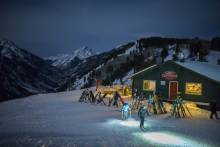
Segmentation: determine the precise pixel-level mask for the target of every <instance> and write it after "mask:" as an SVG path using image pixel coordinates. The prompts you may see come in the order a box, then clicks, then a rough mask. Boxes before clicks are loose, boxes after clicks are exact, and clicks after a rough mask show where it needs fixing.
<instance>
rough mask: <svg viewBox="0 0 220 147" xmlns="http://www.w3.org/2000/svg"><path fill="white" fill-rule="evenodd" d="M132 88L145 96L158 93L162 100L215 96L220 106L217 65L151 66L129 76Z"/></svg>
mask: <svg viewBox="0 0 220 147" xmlns="http://www.w3.org/2000/svg"><path fill="white" fill-rule="evenodd" d="M131 78H132V90H134V89H136V90H137V93H138V94H140V93H141V92H143V93H144V94H145V95H146V96H149V94H153V92H156V93H159V94H160V95H161V96H162V98H163V99H166V100H174V99H176V97H177V95H180V96H181V97H182V98H183V99H184V100H188V101H193V102H200V103H209V102H210V101H211V100H213V99H215V100H216V101H217V103H218V106H219V105H220V66H219V65H211V64H208V63H204V62H197V61H190V62H183V63H182V62H174V61H167V62H165V63H163V64H159V65H153V66H151V67H148V68H146V69H144V70H142V71H139V72H137V73H135V74H134V75H132V76H131Z"/></svg>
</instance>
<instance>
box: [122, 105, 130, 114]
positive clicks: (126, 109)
mask: <svg viewBox="0 0 220 147" xmlns="http://www.w3.org/2000/svg"><path fill="white" fill-rule="evenodd" d="M129 110H130V107H129V105H128V104H126V105H124V106H123V107H122V111H125V112H128V111H129Z"/></svg>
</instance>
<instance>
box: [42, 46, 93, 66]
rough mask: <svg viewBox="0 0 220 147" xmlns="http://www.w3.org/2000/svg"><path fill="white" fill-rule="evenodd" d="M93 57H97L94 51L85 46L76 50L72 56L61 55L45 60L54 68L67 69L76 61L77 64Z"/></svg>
mask: <svg viewBox="0 0 220 147" xmlns="http://www.w3.org/2000/svg"><path fill="white" fill-rule="evenodd" d="M93 55H95V53H94V52H93V51H92V49H90V48H88V47H87V46H84V47H82V48H79V49H76V50H74V51H73V52H72V53H71V54H60V55H57V56H53V57H48V58H45V59H46V60H47V61H49V62H50V63H51V64H52V65H53V66H56V67H66V66H68V65H69V64H70V63H71V62H75V61H76V60H77V62H79V61H80V60H81V61H82V60H84V59H86V58H88V57H90V56H93Z"/></svg>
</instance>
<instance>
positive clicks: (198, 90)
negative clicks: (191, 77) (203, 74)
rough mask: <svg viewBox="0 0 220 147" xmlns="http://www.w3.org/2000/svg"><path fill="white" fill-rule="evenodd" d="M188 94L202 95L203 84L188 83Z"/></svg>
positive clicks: (186, 91)
mask: <svg viewBox="0 0 220 147" xmlns="http://www.w3.org/2000/svg"><path fill="white" fill-rule="evenodd" d="M185 93H186V94H190V95H202V84H201V83H186V90H185Z"/></svg>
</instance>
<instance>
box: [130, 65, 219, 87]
mask: <svg viewBox="0 0 220 147" xmlns="http://www.w3.org/2000/svg"><path fill="white" fill-rule="evenodd" d="M169 63H174V64H176V65H179V66H181V67H184V68H186V69H189V70H191V71H194V72H196V73H197V74H200V75H202V76H204V77H206V78H209V79H212V80H214V81H216V82H218V83H220V65H213V64H209V63H206V62H198V61H185V62H174V61H167V62H165V63H163V64H169ZM163 64H161V65H153V66H150V67H148V68H145V69H143V70H141V71H139V72H137V73H135V74H133V75H132V76H131V78H132V77H135V76H137V75H139V74H141V73H143V72H145V71H149V70H152V69H154V68H155V67H158V66H163Z"/></svg>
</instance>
